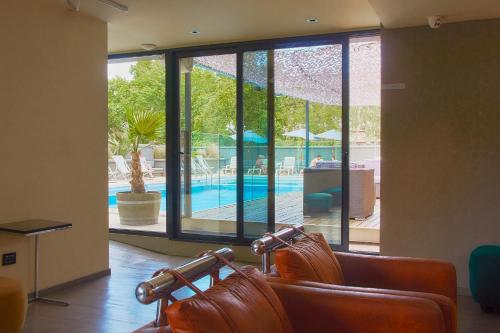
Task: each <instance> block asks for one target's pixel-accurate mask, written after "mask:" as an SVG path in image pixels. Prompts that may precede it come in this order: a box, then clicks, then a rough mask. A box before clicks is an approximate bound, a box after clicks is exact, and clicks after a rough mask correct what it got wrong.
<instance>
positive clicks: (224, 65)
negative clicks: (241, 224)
mask: <svg viewBox="0 0 500 333" xmlns="http://www.w3.org/2000/svg"><path fill="white" fill-rule="evenodd" d="M179 75H180V85H179V96H180V110H179V111H180V133H179V142H180V152H181V156H180V171H181V172H180V175H181V179H180V184H181V186H180V188H181V192H180V193H181V194H180V196H181V212H182V214H181V223H180V231H181V233H185V234H186V233H187V234H199V235H208V236H226V237H231V236H235V235H236V221H237V181H236V178H237V167H238V163H237V158H236V130H235V125H236V80H235V75H236V54H234V53H233V54H221V55H207V56H199V57H184V58H180V59H179Z"/></svg>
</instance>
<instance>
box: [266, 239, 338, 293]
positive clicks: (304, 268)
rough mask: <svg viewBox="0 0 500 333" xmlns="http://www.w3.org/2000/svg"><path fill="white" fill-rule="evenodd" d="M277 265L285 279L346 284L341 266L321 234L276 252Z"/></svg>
mask: <svg viewBox="0 0 500 333" xmlns="http://www.w3.org/2000/svg"><path fill="white" fill-rule="evenodd" d="M275 263H276V268H277V270H278V272H279V275H280V276H281V277H283V278H285V279H291V280H306V281H314V282H322V283H332V284H342V285H343V284H344V275H343V273H342V269H341V267H340V264H339V262H338V261H337V258H336V257H335V254H334V253H333V251H332V250H331V249H330V246H329V245H328V243H327V242H326V240H325V237H324V236H323V234H320V233H318V234H309V237H304V238H303V239H301V240H300V241H298V242H296V243H294V244H293V245H292V246H289V247H285V248H282V249H278V250H276V257H275Z"/></svg>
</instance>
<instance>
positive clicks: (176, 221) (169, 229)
mask: <svg viewBox="0 0 500 333" xmlns="http://www.w3.org/2000/svg"><path fill="white" fill-rule="evenodd" d="M373 36H380V30H379V29H370V30H359V31H349V32H338V33H328V34H319V35H308V36H297V37H284V38H273V39H264V40H254V41H243V42H233V43H219V44H210V45H200V46H190V47H181V48H167V49H158V50H152V51H137V52H127V53H116V54H110V55H108V60H114V59H129V58H136V57H137V58H140V57H145V56H153V55H163V56H164V61H165V75H166V87H165V102H166V105H165V111H166V119H167V121H166V124H165V126H166V141H167V142H166V155H167V156H168V157H169V158H168V159H167V161H166V170H167V178H166V181H167V184H166V190H167V191H168V193H169V195H168V196H167V208H172V207H175V209H167V223H166V230H165V232H152V231H141V230H129V229H116V228H109V232H110V233H117V234H128V235H140V236H154V237H166V238H168V239H171V240H180V241H191V242H202V243H217V244H231V245H249V244H250V243H251V242H252V241H253V238H245V237H244V230H243V223H244V222H243V210H242V209H241V208H238V210H237V211H238V216H237V217H238V218H237V222H236V223H237V235H236V237H232V236H231V237H228V236H221V235H200V234H194V233H182V232H181V228H180V223H181V216H180V212H181V209H180V208H181V207H180V200H177V198H180V193H179V192H180V189H181V187H180V179H181V177H180V171H181V170H180V142H179V140H178V135H179V133H180V108H179V99H180V95H179V89H178V88H179V82H180V76H179V65H178V59H180V58H184V57H196V56H207V55H216V54H228V53H235V54H236V56H237V58H240V61H237V86H238V85H242V84H243V81H242V77H241V71H242V68H240V67H242V66H241V64H242V61H241V58H242V56H243V53H244V52H248V51H265V50H267V51H272V50H276V49H286V48H292V47H307V46H321V45H331V44H341V45H342V163H343V165H342V167H343V169H342V187H343V191H342V216H341V225H342V235H341V240H342V243H341V244H340V245H333V246H332V247H333V248H334V249H335V250H338V251H349V212H348V209H349V131H348V129H349V108H350V102H349V82H350V81H349V45H350V39H351V38H359V37H373ZM270 88H272V89H268V108H270V109H272V110H273V112H272V113H271V115H270V116H269V118H268V125H271V126H269V127H268V132H269V134H268V135H269V139H270V140H271V142H270V143H274V136H273V135H274V122H273V121H274V100H273V101H272V102H269V101H270V99H269V97H270V96H271V94H273V96H274V87H273V86H272V84H270ZM241 94H242V89H237V109H238V110H237V117H238V116H240V115H242V107H243V106H242V96H241ZM237 123H238V124H240V125H242V119H241V120H240V119H238V121H237ZM242 144H243V140H242V129H241V128H240V129H238V134H237V147H239V146H241V145H242ZM269 146H270V147H271V146H273V147H272V148H273V150H274V144H270V145H269ZM240 148H241V147H240ZM238 151H239V152H240V153H238V154H239V155H241V154H242V152H241V149H237V152H238ZM269 156H270V157H271V158H272V159H273V158H274V151H273V152H271V148H269ZM238 158H239V159H242V156H238ZM240 165H241V164H240ZM273 165H274V164H273ZM238 169H242V168H238ZM242 176H243V170H241V171H240V170H238V174H237V177H238V180H239V182H237V184H240V183H241V184H240V186H242V185H243V183H242V182H241V179H240V178H242ZM271 181H272V179H271V178H270V180H269V184H270V185H269V189H268V191H269V192H268V198H270V197H271V196H272V199H269V208H272V210H273V211H274V182H273V184H271ZM238 195H239V196H240V195H242V190H241V189H240V190H239V191H238ZM238 199H240V198H238ZM237 205H238V206H240V205H241V206H242V205H243V202H242V201H241V200H237ZM271 215H273V216H271ZM274 222H275V221H274V214H268V224H267V225H268V231H270V232H272V231H274Z"/></svg>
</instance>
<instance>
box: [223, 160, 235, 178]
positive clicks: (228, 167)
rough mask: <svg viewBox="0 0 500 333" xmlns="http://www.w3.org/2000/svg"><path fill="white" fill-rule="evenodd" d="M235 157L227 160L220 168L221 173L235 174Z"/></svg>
mask: <svg viewBox="0 0 500 333" xmlns="http://www.w3.org/2000/svg"><path fill="white" fill-rule="evenodd" d="M237 163H238V162H237V159H236V156H232V157H231V160H230V161H229V164H228V165H226V166H225V167H224V169H222V173H223V174H225V175H227V174H230V175H235V174H236V168H237Z"/></svg>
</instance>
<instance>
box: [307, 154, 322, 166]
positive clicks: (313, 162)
mask: <svg viewBox="0 0 500 333" xmlns="http://www.w3.org/2000/svg"><path fill="white" fill-rule="evenodd" d="M319 161H322V158H321V155H318V156H316V158H315V159H313V160H312V161H311V163H310V164H309V167H310V168H315V167H316V165H317V164H318V162H319Z"/></svg>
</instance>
